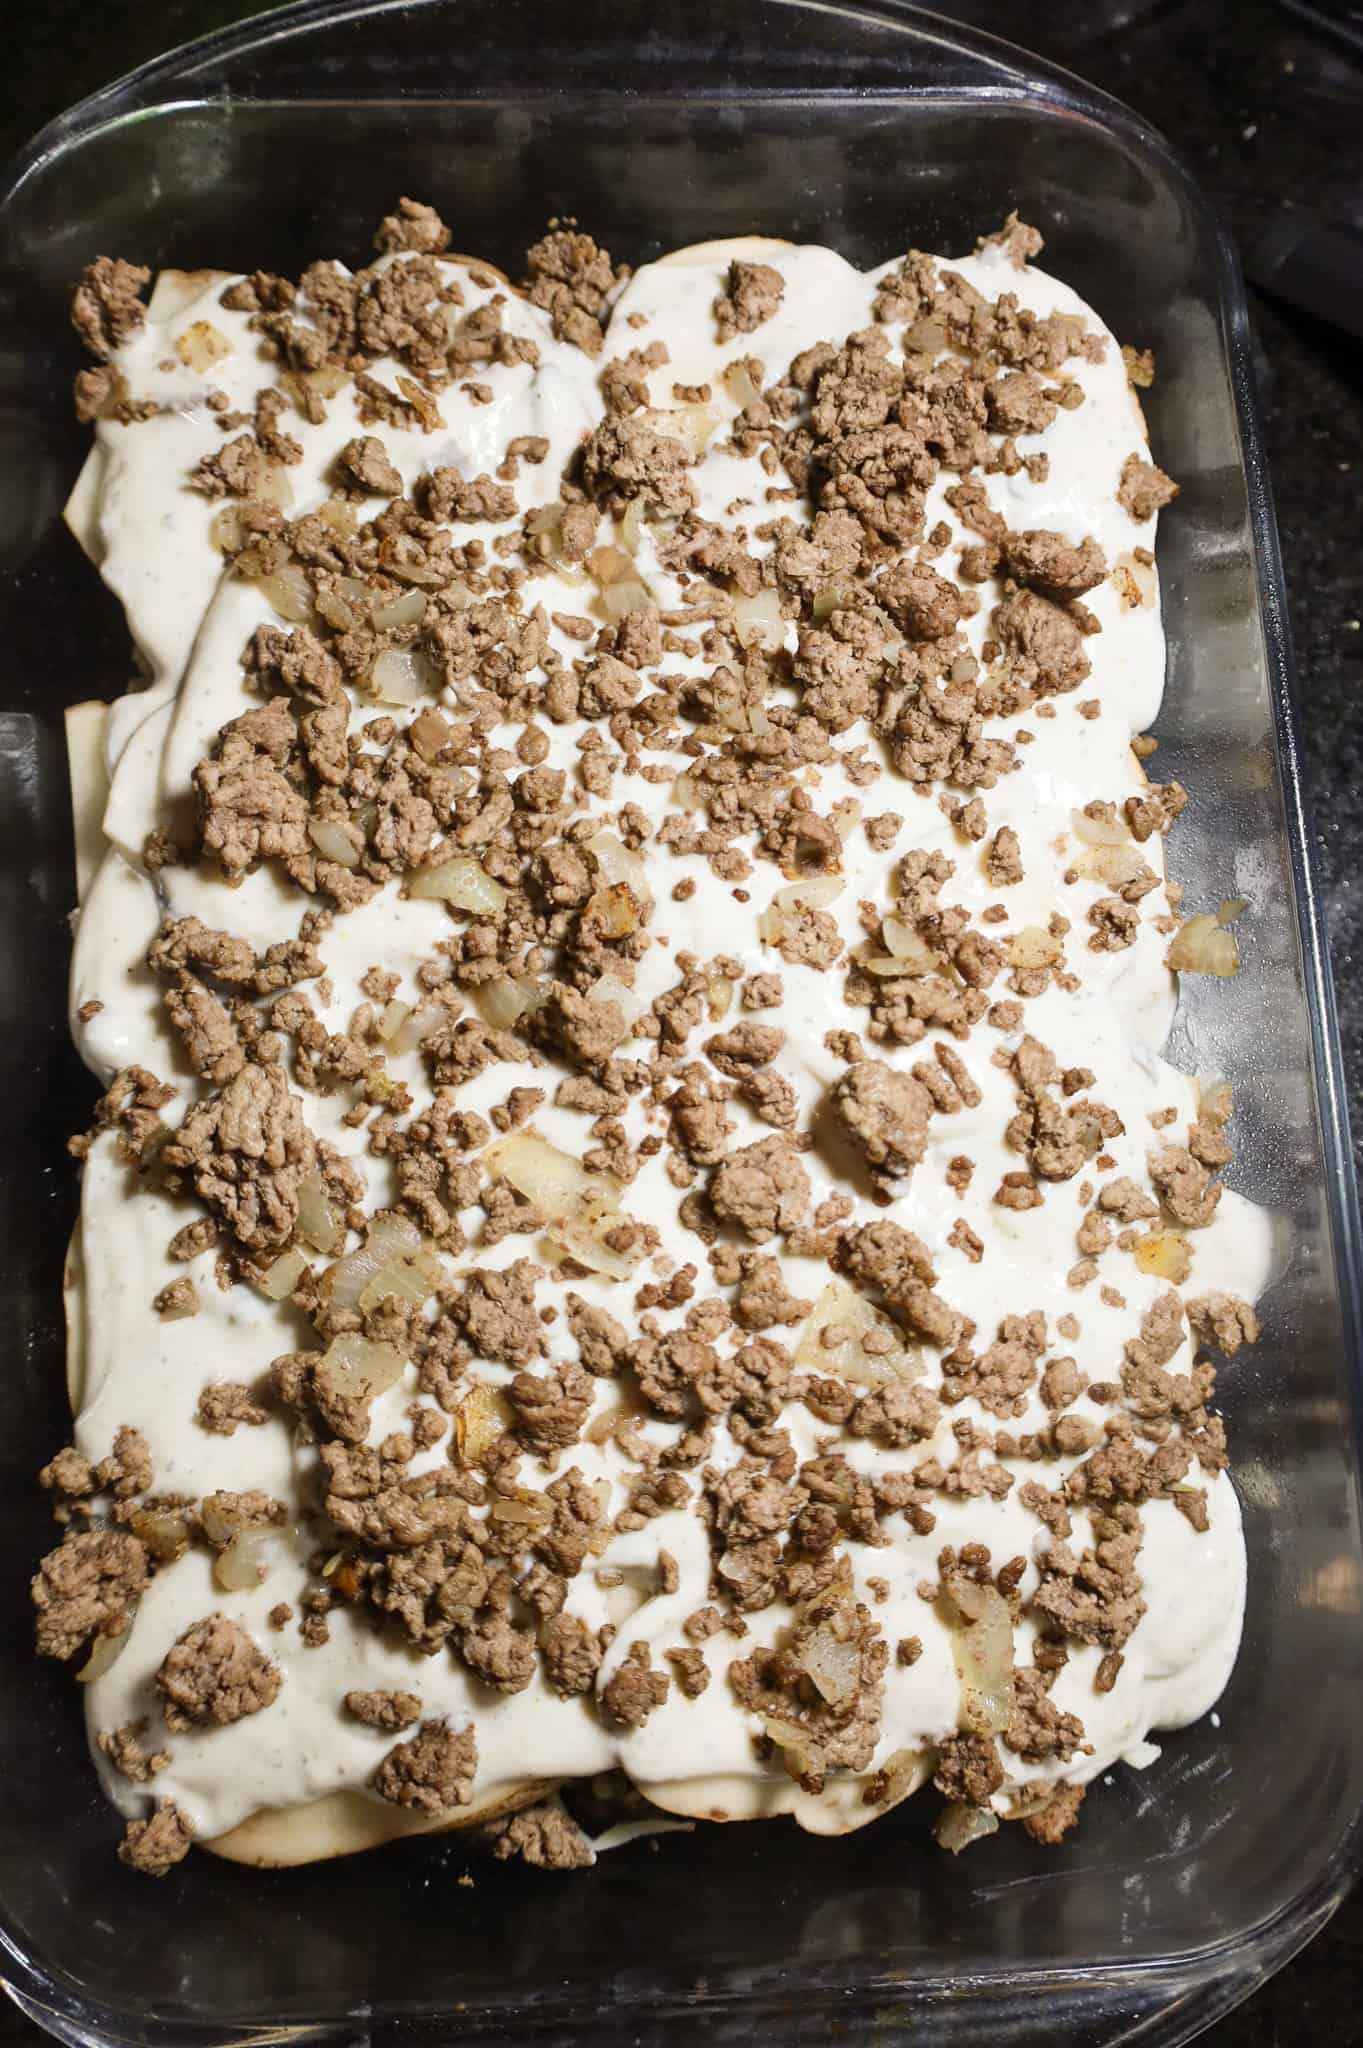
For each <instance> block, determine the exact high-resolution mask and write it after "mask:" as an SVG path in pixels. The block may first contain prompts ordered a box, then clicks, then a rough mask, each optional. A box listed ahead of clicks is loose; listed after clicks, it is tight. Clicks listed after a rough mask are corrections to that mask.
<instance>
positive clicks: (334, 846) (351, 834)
mask: <svg viewBox="0 0 1363 2048" xmlns="http://www.w3.org/2000/svg"><path fill="white" fill-rule="evenodd" d="M308 837H309V839H310V840H311V841H312V843H313V845H314V846H315V847H316V848H317V851H318V852H319V853H320V854H321V856H322V858H323V860H334V861H335V862H336V864H337V866H338V867H343V868H357V867H358V866H359V864H360V852H361V848H362V846H363V841H362V840H361V839H359V837H358V834H357V832H356V830H355V828H354V827H353V826H351V825H346V824H343V823H342V821H341V820H340V819H339V818H309V819H308Z"/></svg>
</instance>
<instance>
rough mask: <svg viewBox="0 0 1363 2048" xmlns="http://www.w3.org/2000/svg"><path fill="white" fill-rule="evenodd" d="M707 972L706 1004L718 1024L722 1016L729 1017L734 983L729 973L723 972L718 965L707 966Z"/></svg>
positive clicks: (705, 970)
mask: <svg viewBox="0 0 1363 2048" xmlns="http://www.w3.org/2000/svg"><path fill="white" fill-rule="evenodd" d="M703 971H704V974H705V1006H706V1008H707V1009H708V1010H709V1012H710V1015H711V1017H712V1018H713V1019H714V1021H715V1023H716V1024H717V1023H718V1022H719V1020H720V1018H721V1017H727V1016H728V1014H729V1011H730V1009H731V1008H732V1006H733V1000H734V984H733V982H732V981H731V980H730V979H729V977H728V975H727V974H721V973H720V972H719V969H718V968H717V967H713V966H711V967H707V968H705V969H704V970H703Z"/></svg>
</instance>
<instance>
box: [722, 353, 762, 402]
mask: <svg viewBox="0 0 1363 2048" xmlns="http://www.w3.org/2000/svg"><path fill="white" fill-rule="evenodd" d="M724 389H725V390H726V391H727V392H728V394H729V396H730V398H732V400H733V401H734V404H735V405H739V406H742V407H743V408H744V409H745V410H746V409H747V407H748V406H750V405H760V404H761V403H762V393H761V392H760V391H759V389H758V387H757V385H756V383H755V382H754V381H753V375H752V372H751V370H750V369H749V368H748V365H747V363H746V362H745V361H744V360H743V358H742V357H741V356H740V357H739V358H738V359H737V360H736V361H735V362H732V363H729V364H728V365H727V366H726V368H725V371H724Z"/></svg>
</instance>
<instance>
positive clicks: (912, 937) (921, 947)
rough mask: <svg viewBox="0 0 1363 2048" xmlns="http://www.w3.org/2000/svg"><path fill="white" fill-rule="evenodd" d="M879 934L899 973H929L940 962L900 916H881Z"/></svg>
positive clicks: (929, 947) (939, 964)
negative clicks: (892, 956)
mask: <svg viewBox="0 0 1363 2048" xmlns="http://www.w3.org/2000/svg"><path fill="white" fill-rule="evenodd" d="M880 936H881V938H882V939H883V940H884V941H885V947H886V950H887V952H890V953H892V954H893V955H894V958H895V961H896V964H897V970H898V972H899V973H900V974H909V975H917V974H931V973H932V972H933V970H934V968H937V967H940V966H941V964H942V963H941V961H940V960H939V959H938V957H937V955H936V954H935V953H934V952H933V950H932V948H931V946H929V945H928V944H927V942H926V940H924V939H922V938H920V937H919V935H918V933H917V932H916V931H915V930H914V928H913V926H912V925H911V924H905V922H904V920H903V918H902V917H883V918H882V919H881V920H880ZM873 971H874V970H873Z"/></svg>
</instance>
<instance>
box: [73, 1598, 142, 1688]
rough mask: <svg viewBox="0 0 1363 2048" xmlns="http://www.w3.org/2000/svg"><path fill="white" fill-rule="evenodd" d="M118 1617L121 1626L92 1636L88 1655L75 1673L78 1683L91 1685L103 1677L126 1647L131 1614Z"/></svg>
mask: <svg viewBox="0 0 1363 2048" xmlns="http://www.w3.org/2000/svg"><path fill="white" fill-rule="evenodd" d="M120 1619H121V1621H122V1623H123V1626H122V1627H121V1628H119V1629H117V1630H115V1631H113V1632H112V1633H110V1634H106V1635H97V1636H96V1637H95V1638H94V1640H93V1642H92V1643H91V1645H90V1654H89V1656H88V1657H87V1658H86V1660H85V1662H84V1663H83V1664H82V1665H81V1667H80V1670H79V1671H78V1672H77V1673H76V1682H77V1684H78V1685H93V1684H94V1682H95V1680H96V1679H97V1678H103V1676H104V1674H105V1672H106V1671H108V1670H109V1669H110V1668H111V1667H112V1666H113V1665H115V1664H116V1663H117V1662H118V1660H119V1658H120V1657H121V1656H122V1655H123V1652H124V1651H125V1650H126V1649H127V1647H128V1637H129V1636H130V1635H131V1634H132V1615H131V1614H125V1615H122V1616H120Z"/></svg>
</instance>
